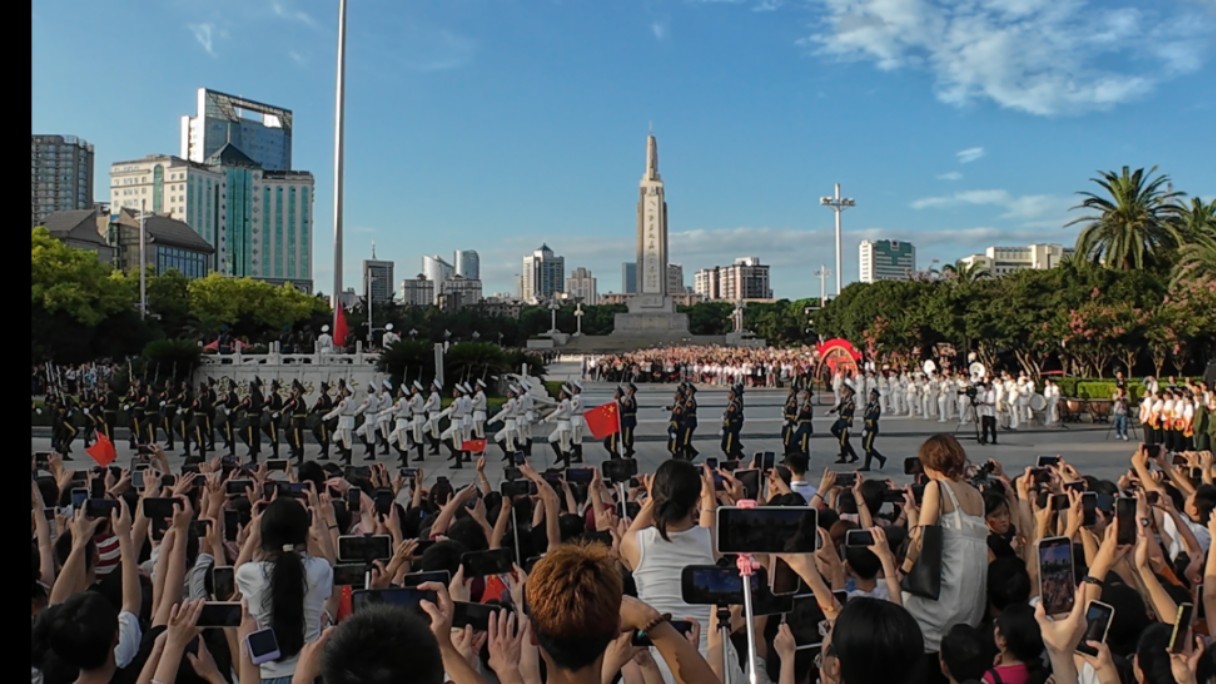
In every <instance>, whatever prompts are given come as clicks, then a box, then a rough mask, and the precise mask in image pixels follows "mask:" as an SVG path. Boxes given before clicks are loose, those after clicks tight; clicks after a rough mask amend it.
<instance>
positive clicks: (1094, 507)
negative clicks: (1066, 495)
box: [1081, 492, 1098, 527]
mask: <svg viewBox="0 0 1216 684" xmlns="http://www.w3.org/2000/svg"><path fill="white" fill-rule="evenodd" d="M1081 516H1082V517H1081V525H1082V526H1083V527H1093V526H1094V525H1096V524H1098V493H1097V492H1085V493H1084V494H1082V495H1081Z"/></svg>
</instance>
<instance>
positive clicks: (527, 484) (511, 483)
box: [499, 480, 536, 497]
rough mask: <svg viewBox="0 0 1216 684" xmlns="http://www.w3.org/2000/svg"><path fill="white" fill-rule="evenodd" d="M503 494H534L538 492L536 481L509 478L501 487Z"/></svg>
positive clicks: (510, 495) (508, 495) (509, 495)
mask: <svg viewBox="0 0 1216 684" xmlns="http://www.w3.org/2000/svg"><path fill="white" fill-rule="evenodd" d="M499 491H501V492H502V495H503V496H507V497H512V496H532V495H533V494H536V483H535V482H533V481H531V480H508V481H506V482H503V483H502V485H500V487H499Z"/></svg>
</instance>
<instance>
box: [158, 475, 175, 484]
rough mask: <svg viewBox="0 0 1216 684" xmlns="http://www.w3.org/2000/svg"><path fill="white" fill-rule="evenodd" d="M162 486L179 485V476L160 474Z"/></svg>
mask: <svg viewBox="0 0 1216 684" xmlns="http://www.w3.org/2000/svg"><path fill="white" fill-rule="evenodd" d="M160 486H162V487H175V486H177V476H176V475H161V476H160Z"/></svg>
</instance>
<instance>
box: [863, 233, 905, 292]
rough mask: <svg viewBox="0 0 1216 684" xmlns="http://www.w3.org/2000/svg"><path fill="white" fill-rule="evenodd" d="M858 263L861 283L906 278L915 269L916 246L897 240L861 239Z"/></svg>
mask: <svg viewBox="0 0 1216 684" xmlns="http://www.w3.org/2000/svg"><path fill="white" fill-rule="evenodd" d="M858 263H859V264H860V265H861V282H863V283H874V282H878V281H879V280H908V279H910V278H911V277H912V273H913V272H914V271H916V247H914V246H912V243H911V242H900V241H899V240H862V241H861V248H860V255H859V257H858Z"/></svg>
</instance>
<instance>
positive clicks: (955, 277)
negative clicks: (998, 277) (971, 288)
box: [941, 261, 992, 284]
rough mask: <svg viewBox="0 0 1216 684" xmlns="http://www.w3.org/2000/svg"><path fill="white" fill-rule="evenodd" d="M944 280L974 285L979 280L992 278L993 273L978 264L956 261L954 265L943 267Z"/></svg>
mask: <svg viewBox="0 0 1216 684" xmlns="http://www.w3.org/2000/svg"><path fill="white" fill-rule="evenodd" d="M941 273H942V278H943V279H945V280H947V281H951V282H956V283H964V284H966V283H974V282H976V281H977V280H983V279H985V278H991V277H992V273H991V272H989V271H988V269H986V268H984V265H983V264H981V263H979V262H978V261H977V262H972V263H970V264H968V263H964V262H962V261H956V262H954V263H953V264H946V265H945V266H943V267H942V272H941Z"/></svg>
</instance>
